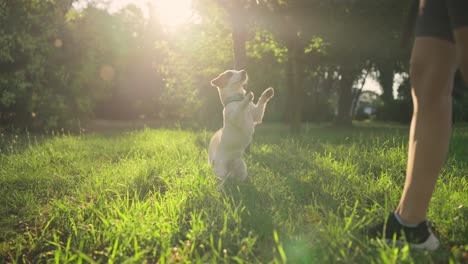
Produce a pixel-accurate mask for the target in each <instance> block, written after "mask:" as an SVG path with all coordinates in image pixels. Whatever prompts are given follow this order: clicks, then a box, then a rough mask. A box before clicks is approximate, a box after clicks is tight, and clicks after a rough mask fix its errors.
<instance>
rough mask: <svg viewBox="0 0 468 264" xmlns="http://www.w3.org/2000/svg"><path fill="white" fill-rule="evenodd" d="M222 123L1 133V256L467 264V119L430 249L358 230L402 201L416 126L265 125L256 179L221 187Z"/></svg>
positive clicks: (249, 157) (442, 191)
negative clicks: (218, 137)
mask: <svg viewBox="0 0 468 264" xmlns="http://www.w3.org/2000/svg"><path fill="white" fill-rule="evenodd" d="M211 134H212V132H211V131H209V132H205V131H187V130H163V129H158V130H152V129H145V130H140V131H133V132H121V133H114V134H107V135H105V134H93V135H78V136H70V135H55V136H52V137H40V138H36V137H33V136H27V135H25V136H19V137H17V136H14V135H0V150H1V152H0V153H1V154H0V192H1V193H2V195H1V196H0V262H2V260H1V259H3V260H4V262H13V263H15V262H18V263H23V262H26V263H29V262H31V263H37V262H55V263H67V262H71V263H145V262H147V263H173V262H176V261H180V262H199V263H224V262H226V263H283V262H287V263H334V262H341V263H448V262H451V263H461V262H463V261H464V260H465V261H466V260H467V259H468V257H467V254H468V253H467V252H468V224H467V220H468V178H467V175H468V164H467V161H468V148H467V147H466V146H467V145H468V127H457V128H456V129H455V132H454V136H453V140H452V146H451V150H450V155H449V159H448V162H447V164H446V166H445V167H444V170H443V172H442V175H441V177H440V178H439V181H438V184H437V189H436V192H435V194H434V197H433V200H432V204H431V208H430V211H429V217H430V219H431V220H432V221H433V222H434V224H435V226H436V228H437V232H438V236H439V238H440V239H441V241H442V246H441V249H440V250H438V251H436V252H434V253H429V252H425V251H417V250H412V249H410V248H409V247H408V246H405V247H391V246H387V245H383V244H375V243H371V242H370V241H368V240H367V239H365V238H364V237H363V236H362V235H361V232H360V230H361V229H362V228H364V227H365V226H367V225H368V224H369V223H373V222H375V221H377V219H382V218H383V217H384V216H385V215H386V214H387V213H388V212H389V211H390V210H392V209H393V208H394V207H395V206H396V203H397V202H398V199H399V196H400V193H401V188H402V186H403V182H404V172H405V164H406V141H407V129H406V128H399V127H392V126H386V127H383V126H380V127H373V126H360V127H358V128H354V129H352V130H347V131H337V130H333V129H331V128H321V127H306V129H305V131H304V133H303V134H301V135H298V136H292V135H290V134H288V133H287V129H286V128H285V127H282V126H277V125H268V124H267V125H262V126H260V127H259V128H258V131H257V133H256V135H255V139H254V143H253V145H252V147H251V150H250V152H249V153H248V154H246V162H247V164H248V168H249V176H248V181H247V182H244V183H240V184H235V183H230V184H229V185H227V187H226V193H225V194H223V193H220V192H219V191H218V189H217V186H216V182H215V179H214V176H213V174H212V171H211V168H210V167H209V165H208V163H207V157H206V156H207V153H206V148H207V144H208V142H209V139H210V137H211Z"/></svg>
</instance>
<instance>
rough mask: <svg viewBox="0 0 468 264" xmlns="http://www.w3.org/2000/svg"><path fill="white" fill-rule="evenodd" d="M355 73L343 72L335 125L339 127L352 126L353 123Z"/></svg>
mask: <svg viewBox="0 0 468 264" xmlns="http://www.w3.org/2000/svg"><path fill="white" fill-rule="evenodd" d="M353 83H354V75H353V72H352V71H349V70H344V71H342V72H341V80H340V84H339V90H338V114H337V116H336V120H335V125H337V126H339V127H350V126H351V125H352V117H351V104H352V102H353V94H352V89H353Z"/></svg>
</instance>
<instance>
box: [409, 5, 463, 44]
mask: <svg viewBox="0 0 468 264" xmlns="http://www.w3.org/2000/svg"><path fill="white" fill-rule="evenodd" d="M461 27H468V0H426V6H425V8H424V9H423V10H422V14H421V15H419V16H418V18H417V21H416V32H415V33H416V37H436V38H440V39H443V40H448V41H450V42H454V40H453V30H454V29H458V28H461Z"/></svg>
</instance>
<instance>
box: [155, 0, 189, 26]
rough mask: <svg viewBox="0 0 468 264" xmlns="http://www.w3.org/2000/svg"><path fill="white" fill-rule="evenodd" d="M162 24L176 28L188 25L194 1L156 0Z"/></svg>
mask: <svg viewBox="0 0 468 264" xmlns="http://www.w3.org/2000/svg"><path fill="white" fill-rule="evenodd" d="M155 5H156V8H157V11H158V15H159V17H160V19H161V24H163V25H165V26H167V27H169V28H175V27H177V26H179V25H181V24H184V23H187V22H188V20H189V19H190V17H191V16H192V6H191V5H192V0H156V1H155Z"/></svg>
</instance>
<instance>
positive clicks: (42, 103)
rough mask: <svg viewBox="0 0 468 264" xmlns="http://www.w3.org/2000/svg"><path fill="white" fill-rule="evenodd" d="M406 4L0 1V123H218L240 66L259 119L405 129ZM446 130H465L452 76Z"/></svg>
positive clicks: (467, 101)
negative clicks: (226, 80) (456, 125)
mask: <svg viewBox="0 0 468 264" xmlns="http://www.w3.org/2000/svg"><path fill="white" fill-rule="evenodd" d="M409 2H410V1H406V0H394V1H388V0H302V1H301V0H290V1H289V0H271V1H269V0H133V1H131V0H114V1H111V0H60V1H59V0H55V1H54V0H15V1H10V0H0V127H3V128H13V127H14V128H28V129H31V130H44V129H45V130H48V129H61V128H65V129H69V130H72V131H74V130H76V129H81V128H82V127H83V128H84V127H86V126H87V124H90V123H92V122H96V120H106V122H112V121H115V122H125V121H135V120H136V121H139V122H143V123H148V124H168V123H169V124H174V123H178V124H190V125H192V126H196V127H208V128H214V127H218V126H220V125H221V124H222V118H221V112H222V106H221V103H220V101H219V98H218V94H217V90H216V88H214V87H211V86H210V80H211V79H213V78H214V77H216V76H217V75H218V74H219V73H221V72H222V71H224V70H227V69H246V70H247V71H248V73H249V76H250V79H249V83H248V85H247V87H246V88H247V89H249V90H251V91H253V92H254V93H255V95H256V97H257V98H258V97H259V95H260V93H261V92H262V91H263V90H264V89H266V88H267V87H269V86H272V87H274V88H275V91H276V94H275V98H274V100H272V101H271V102H270V105H269V107H268V109H267V113H266V116H265V120H266V121H271V122H273V121H274V122H282V123H285V124H287V125H288V126H289V127H290V128H291V130H293V131H299V130H300V127H301V124H303V123H304V122H314V123H331V124H335V125H337V126H344V127H345V126H351V125H352V121H353V120H359V121H363V120H381V121H391V122H400V123H408V122H409V121H410V118H411V114H412V106H411V93H410V82H409V80H408V66H409V65H408V61H409V55H410V49H411V39H409V40H408V41H407V42H408V43H407V44H406V45H404V43H402V42H404V41H403V36H404V32H405V30H406V29H405V26H406V25H407V18H408V14H409V12H410V11H409V9H410V3H409ZM455 84H456V85H455V86H456V87H455V89H454V104H453V107H454V121H455V122H466V121H468V95H467V90H466V88H465V87H464V85H463V82H462V80H461V78H460V76H459V75H458V74H457V77H456V81H455Z"/></svg>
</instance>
